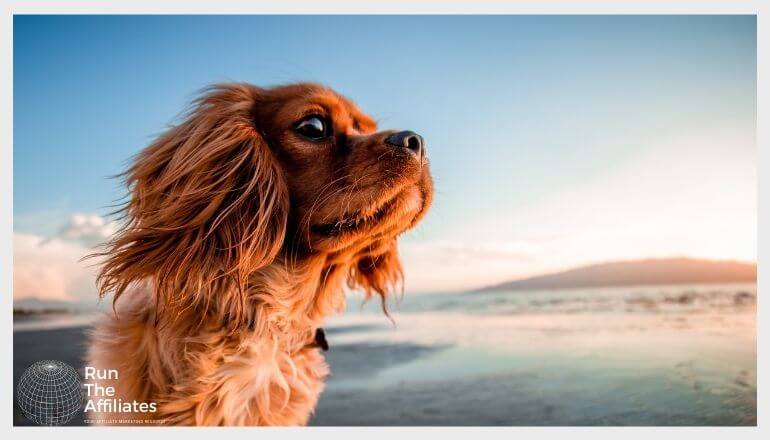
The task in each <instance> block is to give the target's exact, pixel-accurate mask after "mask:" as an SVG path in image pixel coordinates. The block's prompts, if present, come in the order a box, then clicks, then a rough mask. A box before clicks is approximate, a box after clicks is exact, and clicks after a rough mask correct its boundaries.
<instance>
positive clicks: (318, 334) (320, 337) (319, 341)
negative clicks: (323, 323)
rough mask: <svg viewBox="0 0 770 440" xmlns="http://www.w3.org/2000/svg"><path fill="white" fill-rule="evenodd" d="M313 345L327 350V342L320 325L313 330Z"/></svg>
mask: <svg viewBox="0 0 770 440" xmlns="http://www.w3.org/2000/svg"><path fill="white" fill-rule="evenodd" d="M315 345H316V346H318V347H319V348H320V349H321V350H323V351H328V350H329V343H328V342H326V333H324V329H322V328H320V327H319V328H318V329H316V331H315Z"/></svg>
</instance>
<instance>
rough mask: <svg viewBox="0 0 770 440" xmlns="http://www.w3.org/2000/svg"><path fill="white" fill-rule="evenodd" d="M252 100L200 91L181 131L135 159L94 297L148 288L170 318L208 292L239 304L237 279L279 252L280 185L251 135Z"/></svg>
mask: <svg viewBox="0 0 770 440" xmlns="http://www.w3.org/2000/svg"><path fill="white" fill-rule="evenodd" d="M260 93H261V92H260V89H257V88H256V87H253V86H249V85H243V84H231V85H219V86H214V87H212V88H210V89H208V90H207V91H206V92H205V93H204V94H203V95H202V96H201V97H200V98H199V99H198V100H196V101H195V102H194V105H193V108H192V110H191V111H190V112H189V113H188V115H187V117H186V120H185V121H184V122H183V123H182V124H180V125H178V126H176V127H173V128H171V129H170V130H169V131H168V132H166V133H164V134H163V135H161V136H160V137H159V138H158V139H157V140H156V141H155V142H154V143H153V144H151V145H150V146H149V147H147V148H146V149H145V150H144V151H142V152H141V153H140V154H139V155H138V156H137V157H136V159H135V162H134V164H133V166H131V168H130V169H129V170H128V171H126V173H124V177H125V179H126V184H127V186H128V187H129V190H130V193H131V194H130V195H131V198H130V201H129V202H128V203H127V204H126V206H125V207H124V208H123V210H122V213H123V215H124V216H125V220H126V223H125V226H124V227H123V228H122V229H121V230H120V231H119V232H118V233H117V234H116V236H115V237H114V238H113V239H112V241H110V242H109V243H108V244H107V247H106V251H105V252H103V253H102V254H100V255H102V256H104V257H106V261H105V264H104V265H103V267H102V270H101V273H100V274H99V277H98V285H99V290H100V292H101V294H102V295H104V294H106V293H107V292H114V293H115V299H117V298H118V297H119V296H120V295H121V294H123V293H124V292H125V290H126V289H127V288H128V287H129V286H130V285H131V284H132V283H136V282H140V281H142V280H146V279H150V280H152V281H153V282H154V286H155V290H156V293H157V295H158V299H159V300H163V304H164V305H165V306H166V307H168V308H171V309H174V308H186V307H190V306H193V305H196V304H198V301H199V300H204V301H205V304H206V306H207V307H208V304H209V301H210V300H211V299H212V298H211V295H212V292H214V291H217V292H221V291H227V292H236V294H238V295H239V296H238V299H239V300H240V301H243V288H244V286H245V282H246V278H247V276H248V275H249V274H250V273H252V272H253V271H254V270H256V269H258V268H260V267H263V266H265V265H267V264H268V263H270V262H271V261H272V260H273V259H274V258H275V256H276V254H277V253H278V251H279V250H280V248H281V245H282V242H283V239H284V235H285V232H286V222H287V215H288V210H289V199H288V191H287V188H286V183H285V181H284V177H283V175H282V173H281V170H280V168H279V166H278V164H277V162H276V160H275V158H274V157H273V155H272V153H271V151H270V149H269V148H268V146H267V144H266V142H265V140H264V139H263V138H262V137H261V136H260V135H259V134H258V133H257V132H256V131H255V128H254V122H253V115H252V114H253V109H254V108H255V103H256V101H257V100H258V98H259V96H260ZM227 299H228V300H229V299H231V298H227ZM235 309H236V310H240V308H238V307H236V308H235Z"/></svg>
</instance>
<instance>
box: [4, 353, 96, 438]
mask: <svg viewBox="0 0 770 440" xmlns="http://www.w3.org/2000/svg"><path fill="white" fill-rule="evenodd" d="M16 399H17V401H18V402H19V408H21V412H22V413H23V414H24V416H25V417H26V418H28V419H29V420H31V421H33V422H35V423H37V424H38V425H43V426H59V425H63V424H65V423H67V422H69V421H70V420H72V418H73V417H74V416H75V414H77V413H78V412H79V411H80V410H81V409H82V408H83V384H82V382H81V381H80V375H78V372H77V371H75V369H74V368H72V367H71V366H69V365H67V364H65V363H64V362H60V361H40V362H36V363H34V364H32V366H30V367H29V368H27V369H26V370H25V371H24V374H22V375H21V379H20V380H19V385H18V387H17V388H16Z"/></svg>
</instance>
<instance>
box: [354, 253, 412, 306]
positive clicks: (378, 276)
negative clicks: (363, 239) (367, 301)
mask: <svg viewBox="0 0 770 440" xmlns="http://www.w3.org/2000/svg"><path fill="white" fill-rule="evenodd" d="M403 278H404V272H403V270H402V269H401V261H400V260H399V258H398V248H397V246H396V242H395V241H393V242H392V243H390V244H389V245H388V246H386V247H385V248H384V251H379V252H373V253H371V254H367V255H365V256H363V257H362V258H361V259H359V260H358V262H357V263H356V264H354V265H353V266H352V267H351V268H350V273H349V274H348V287H350V288H351V289H357V288H358V289H363V290H364V292H366V296H367V298H368V297H371V296H373V295H375V294H376V295H379V296H380V298H381V299H382V305H383V310H384V311H385V313H386V314H387V309H386V308H385V298H386V297H387V296H388V294H389V293H390V292H391V291H393V290H396V289H397V288H398V287H399V286H403Z"/></svg>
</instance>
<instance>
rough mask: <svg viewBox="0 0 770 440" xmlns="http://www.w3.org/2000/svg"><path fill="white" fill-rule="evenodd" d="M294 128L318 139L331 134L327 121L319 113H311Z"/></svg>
mask: <svg viewBox="0 0 770 440" xmlns="http://www.w3.org/2000/svg"><path fill="white" fill-rule="evenodd" d="M294 130H295V131H296V132H297V133H299V134H301V135H302V136H304V137H306V138H308V139H310V140H314V141H318V140H321V139H323V138H325V137H327V136H328V135H329V131H328V125H327V124H326V121H324V119H323V118H322V117H320V116H318V115H310V116H308V117H306V118H305V119H303V120H301V121H299V122H298V123H297V125H296V126H295V127H294Z"/></svg>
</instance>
